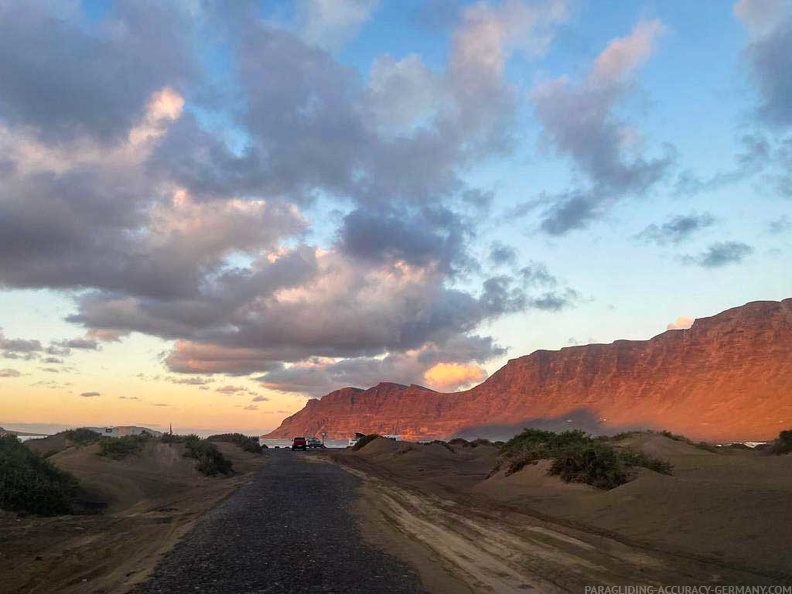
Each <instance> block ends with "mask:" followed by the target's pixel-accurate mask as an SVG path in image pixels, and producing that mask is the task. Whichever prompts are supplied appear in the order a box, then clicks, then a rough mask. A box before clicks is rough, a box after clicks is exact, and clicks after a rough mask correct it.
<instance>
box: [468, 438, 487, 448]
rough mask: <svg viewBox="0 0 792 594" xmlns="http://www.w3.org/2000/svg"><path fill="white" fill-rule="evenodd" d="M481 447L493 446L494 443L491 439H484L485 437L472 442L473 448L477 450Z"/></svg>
mask: <svg viewBox="0 0 792 594" xmlns="http://www.w3.org/2000/svg"><path fill="white" fill-rule="evenodd" d="M481 445H492V442H491V441H490V440H489V439H484V438H483V437H479V438H477V439H474V440H473V441H471V442H470V447H471V448H477V447H479V446H481Z"/></svg>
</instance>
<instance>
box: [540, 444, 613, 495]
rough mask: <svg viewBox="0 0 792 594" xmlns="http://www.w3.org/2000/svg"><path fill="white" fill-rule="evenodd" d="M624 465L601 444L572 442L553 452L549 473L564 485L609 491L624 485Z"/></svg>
mask: <svg viewBox="0 0 792 594" xmlns="http://www.w3.org/2000/svg"><path fill="white" fill-rule="evenodd" d="M626 466H627V465H626V463H625V461H624V460H623V458H622V457H621V456H620V455H619V452H618V451H617V450H616V449H615V448H613V447H611V446H609V445H607V444H604V443H602V442H597V441H591V442H590V443H587V444H583V443H575V444H573V445H572V444H571V445H569V446H566V447H564V448H563V449H562V450H561V451H560V452H558V453H556V455H555V457H554V458H553V463H552V464H551V465H550V469H549V470H548V472H549V474H554V475H558V476H560V477H561V479H562V480H564V481H565V482H567V483H585V484H587V485H591V486H593V487H596V488H597V489H612V488H614V487H618V486H619V485H623V484H624V483H626V482H627V478H628V476H627V469H626Z"/></svg>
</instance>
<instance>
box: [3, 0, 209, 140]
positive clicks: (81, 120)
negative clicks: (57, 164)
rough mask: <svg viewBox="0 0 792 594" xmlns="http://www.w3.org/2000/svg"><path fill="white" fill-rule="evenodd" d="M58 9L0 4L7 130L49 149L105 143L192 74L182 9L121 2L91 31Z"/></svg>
mask: <svg viewBox="0 0 792 594" xmlns="http://www.w3.org/2000/svg"><path fill="white" fill-rule="evenodd" d="M58 4H59V3H38V2H35V3H34V2H26V3H24V4H23V5H17V4H15V3H8V2H4V3H2V4H0V55H3V57H4V59H3V61H2V64H0V79H2V80H3V85H2V88H0V111H1V112H2V114H3V119H4V120H5V121H7V122H9V123H10V124H12V125H18V126H21V127H27V128H29V129H32V130H35V133H36V134H37V135H39V136H41V137H43V138H46V139H48V140H49V139H51V140H53V141H62V140H64V139H66V140H69V139H73V138H75V137H77V136H80V135H89V136H91V137H93V138H96V139H98V140H100V141H101V142H109V141H112V140H114V139H117V138H120V137H122V136H124V135H125V134H126V133H127V131H128V130H129V128H130V127H131V126H132V124H133V122H134V121H135V119H136V118H137V117H139V116H140V115H141V111H142V107H143V105H144V103H145V100H146V98H147V97H148V96H149V95H150V94H151V93H152V92H154V91H155V90H156V89H159V88H162V87H163V86H165V85H166V84H173V83H174V82H178V81H186V80H187V79H189V78H190V77H191V76H192V75H193V74H194V72H195V67H196V64H195V61H194V60H193V59H192V54H191V52H190V51H189V50H190V36H191V34H192V31H193V21H192V18H191V14H190V12H189V10H187V9H186V6H185V7H184V8H183V7H182V5H181V4H173V5H166V4H158V3H137V2H120V3H116V4H114V5H113V7H112V8H111V9H110V11H109V14H108V15H107V17H106V18H105V19H103V21H102V22H101V24H99V26H91V25H90V24H89V23H88V22H87V19H86V17H84V16H83V15H82V14H81V13H80V11H77V10H73V9H67V8H65V7H66V5H67V4H66V3H60V4H61V6H60V8H58ZM55 10H57V11H58V13H57V14H53V11H55Z"/></svg>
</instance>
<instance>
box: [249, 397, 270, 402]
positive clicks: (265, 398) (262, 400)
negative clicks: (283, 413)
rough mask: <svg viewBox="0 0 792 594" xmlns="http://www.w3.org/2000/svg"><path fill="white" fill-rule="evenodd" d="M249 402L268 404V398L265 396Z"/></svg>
mask: <svg viewBox="0 0 792 594" xmlns="http://www.w3.org/2000/svg"><path fill="white" fill-rule="evenodd" d="M251 402H269V398H267V397H266V396H256V397H255V398H253V400H251Z"/></svg>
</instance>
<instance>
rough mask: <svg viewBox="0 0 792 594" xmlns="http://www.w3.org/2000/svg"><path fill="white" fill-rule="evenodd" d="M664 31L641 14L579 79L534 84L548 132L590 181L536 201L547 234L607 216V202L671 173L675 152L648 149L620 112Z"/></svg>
mask: <svg viewBox="0 0 792 594" xmlns="http://www.w3.org/2000/svg"><path fill="white" fill-rule="evenodd" d="M664 31H665V27H664V26H663V25H662V23H660V21H656V20H655V21H640V22H639V23H638V24H637V25H636V26H635V28H634V29H633V31H632V32H631V33H630V35H628V36H627V37H623V38H618V39H614V40H613V41H611V42H610V43H609V44H608V46H607V47H606V48H605V49H604V50H603V51H602V53H601V54H600V55H599V56H598V57H597V59H596V60H595V61H594V64H593V65H592V67H591V69H590V71H589V73H588V76H587V77H586V78H585V79H584V80H582V81H581V82H579V83H572V82H570V80H569V79H568V78H566V77H562V78H559V79H555V80H551V81H547V82H544V83H541V84H539V85H537V86H536V87H535V88H534V90H533V93H532V97H533V102H534V107H535V109H536V114H537V117H538V118H539V120H540V121H541V123H542V126H543V130H544V135H545V138H546V139H547V141H548V142H549V143H550V145H551V146H553V147H555V149H556V150H557V151H558V153H559V154H561V155H566V156H569V157H570V158H571V159H572V162H573V163H574V164H575V167H576V168H577V169H578V170H579V171H580V172H582V173H583V174H584V175H585V176H586V177H587V178H588V180H589V187H587V188H579V189H574V190H570V191H568V192H563V193H560V194H556V195H549V194H545V195H543V196H540V198H539V199H538V200H536V201H534V204H533V206H535V207H536V206H538V207H542V208H543V213H542V217H543V218H542V222H541V228H542V230H543V231H545V232H546V233H548V234H551V235H563V234H565V233H567V232H569V231H571V230H573V229H580V228H583V227H585V226H587V225H588V223H589V222H591V221H592V220H593V219H595V218H597V217H600V216H602V214H603V213H604V212H605V210H606V208H607V206H608V204H609V203H612V202H614V201H616V200H619V199H621V198H623V197H626V196H640V195H642V194H645V193H646V192H647V191H649V189H650V188H652V187H653V186H654V185H655V184H656V183H657V182H658V181H659V180H660V179H662V178H663V177H664V176H665V175H666V173H667V172H668V170H669V167H670V166H671V164H672V163H673V154H672V153H671V152H669V151H666V154H665V155H664V156H662V157H656V158H647V157H646V156H644V154H643V151H642V149H641V142H640V137H639V135H638V134H637V132H636V131H635V129H634V128H633V127H631V126H630V125H628V124H627V123H626V122H624V121H622V120H620V119H619V118H618V117H617V116H616V115H615V108H616V107H617V105H618V104H619V102H620V101H621V100H622V99H623V98H624V97H625V96H627V94H628V93H629V92H630V91H631V89H632V88H633V85H632V77H633V73H634V72H635V70H636V69H637V68H638V67H639V66H640V65H641V64H643V63H644V62H645V61H646V60H647V59H648V58H649V57H650V56H651V54H652V53H653V51H654V46H655V44H656V40H657V38H658V37H659V36H660V35H661V34H662V33H663V32H664Z"/></svg>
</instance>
